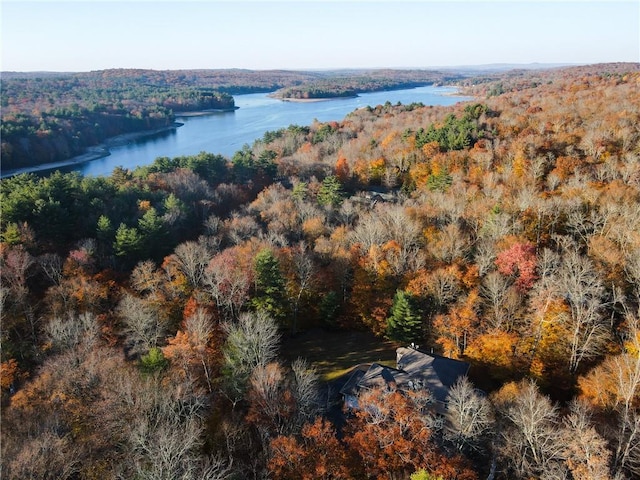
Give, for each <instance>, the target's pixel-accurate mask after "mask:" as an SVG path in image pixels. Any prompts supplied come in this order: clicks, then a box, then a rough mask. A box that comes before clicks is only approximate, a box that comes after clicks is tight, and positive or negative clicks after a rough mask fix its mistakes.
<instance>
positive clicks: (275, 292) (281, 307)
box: [251, 248, 286, 320]
mask: <svg viewBox="0 0 640 480" xmlns="http://www.w3.org/2000/svg"><path fill="white" fill-rule="evenodd" d="M253 269H254V274H255V295H254V297H253V299H252V301H251V303H252V305H253V306H254V308H255V309H256V310H258V311H261V312H264V313H267V314H268V315H270V316H271V317H273V318H274V319H276V320H283V319H284V316H285V310H286V303H285V281H284V278H283V276H282V273H281V272H280V262H279V261H278V259H277V258H276V256H275V255H274V254H273V252H272V251H271V250H270V249H268V248H265V249H263V250H261V251H260V252H258V254H257V255H256V257H255V258H254V260H253Z"/></svg>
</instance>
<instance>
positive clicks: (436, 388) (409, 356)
mask: <svg viewBox="0 0 640 480" xmlns="http://www.w3.org/2000/svg"><path fill="white" fill-rule="evenodd" d="M396 355H397V366H398V368H391V367H387V366H384V365H380V364H378V363H374V364H372V365H371V366H370V367H369V368H368V369H367V370H366V371H365V370H364V366H362V365H360V366H358V367H357V368H356V369H355V370H354V372H353V373H352V374H351V377H350V378H349V380H348V381H347V383H345V385H344V386H343V387H342V389H341V390H340V393H342V394H343V395H350V396H356V395H357V394H358V392H359V391H360V390H361V389H371V388H376V387H388V388H398V389H399V390H409V389H413V388H427V389H429V391H431V393H432V394H433V396H434V398H435V399H436V400H438V401H440V402H445V400H446V399H447V395H448V393H449V388H450V387H451V386H453V384H454V383H455V382H456V381H457V380H458V378H460V377H461V376H464V375H466V374H467V372H468V371H469V364H468V363H466V362H462V361H460V360H454V359H452V358H447V357H441V356H439V355H433V354H428V353H425V352H421V351H420V350H417V349H415V348H405V347H400V348H398V349H397V350H396Z"/></svg>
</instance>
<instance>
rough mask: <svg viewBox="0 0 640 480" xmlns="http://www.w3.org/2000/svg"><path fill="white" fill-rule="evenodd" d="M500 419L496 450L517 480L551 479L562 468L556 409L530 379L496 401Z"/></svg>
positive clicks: (561, 449) (562, 446) (561, 447)
mask: <svg viewBox="0 0 640 480" xmlns="http://www.w3.org/2000/svg"><path fill="white" fill-rule="evenodd" d="M497 408H498V412H499V413H500V414H501V416H502V418H503V419H504V421H505V422H504V425H503V428H502V429H501V432H500V434H501V438H502V442H501V444H500V447H499V450H500V453H501V457H502V459H503V461H505V462H506V463H507V464H508V465H509V467H510V468H511V469H512V470H513V472H514V473H515V474H516V475H517V477H518V478H545V477H546V478H553V477H554V476H555V474H556V473H557V472H559V471H562V469H563V465H564V463H563V454H562V452H563V448H564V445H563V443H562V441H561V431H560V430H559V429H558V410H557V407H556V406H555V405H553V404H552V403H551V401H550V400H549V398H548V397H545V396H543V395H541V394H540V393H539V392H538V387H537V385H536V384H535V383H534V382H533V381H532V380H523V381H522V382H520V383H519V384H518V385H517V393H516V394H515V395H514V397H512V398H510V399H508V400H507V401H503V402H499V403H498V405H497Z"/></svg>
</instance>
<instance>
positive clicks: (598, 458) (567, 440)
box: [563, 400, 611, 480]
mask: <svg viewBox="0 0 640 480" xmlns="http://www.w3.org/2000/svg"><path fill="white" fill-rule="evenodd" d="M564 425H565V432H564V442H563V443H564V445H565V448H564V452H563V455H564V456H565V458H566V463H567V466H568V467H569V470H570V471H571V476H572V477H573V478H574V479H575V480H593V479H598V480H609V479H610V478H611V476H610V474H609V461H610V459H611V451H610V450H609V448H608V446H607V442H606V440H605V439H604V438H602V436H600V434H598V432H596V430H595V428H594V427H593V425H592V422H591V412H590V411H589V407H588V405H587V404H586V403H584V402H580V401H577V400H574V401H573V402H571V405H570V412H569V415H567V416H566V417H565V418H564Z"/></svg>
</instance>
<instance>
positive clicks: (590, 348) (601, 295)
mask: <svg viewBox="0 0 640 480" xmlns="http://www.w3.org/2000/svg"><path fill="white" fill-rule="evenodd" d="M554 283H555V286H556V288H557V289H558V293H559V294H560V295H562V296H564V298H565V299H566V301H567V303H568V304H569V306H570V309H571V316H570V324H569V326H568V327H569V332H570V335H571V336H570V340H569V342H570V349H571V350H570V359H569V370H570V371H571V372H576V371H577V369H578V366H579V365H580V363H581V362H582V361H583V360H586V359H590V358H593V357H597V356H599V355H602V347H603V345H604V344H605V343H606V341H607V340H608V339H609V329H608V325H607V322H606V321H605V319H604V317H603V307H604V299H605V289H604V285H603V284H602V282H601V281H600V277H599V275H598V272H597V271H596V269H595V268H594V266H593V265H592V263H591V261H590V260H589V259H588V258H586V257H583V256H582V255H580V253H579V252H578V251H577V249H574V248H570V249H569V250H568V251H565V252H564V255H563V256H562V263H561V265H560V268H559V270H558V272H557V274H556V278H555V281H554Z"/></svg>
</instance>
